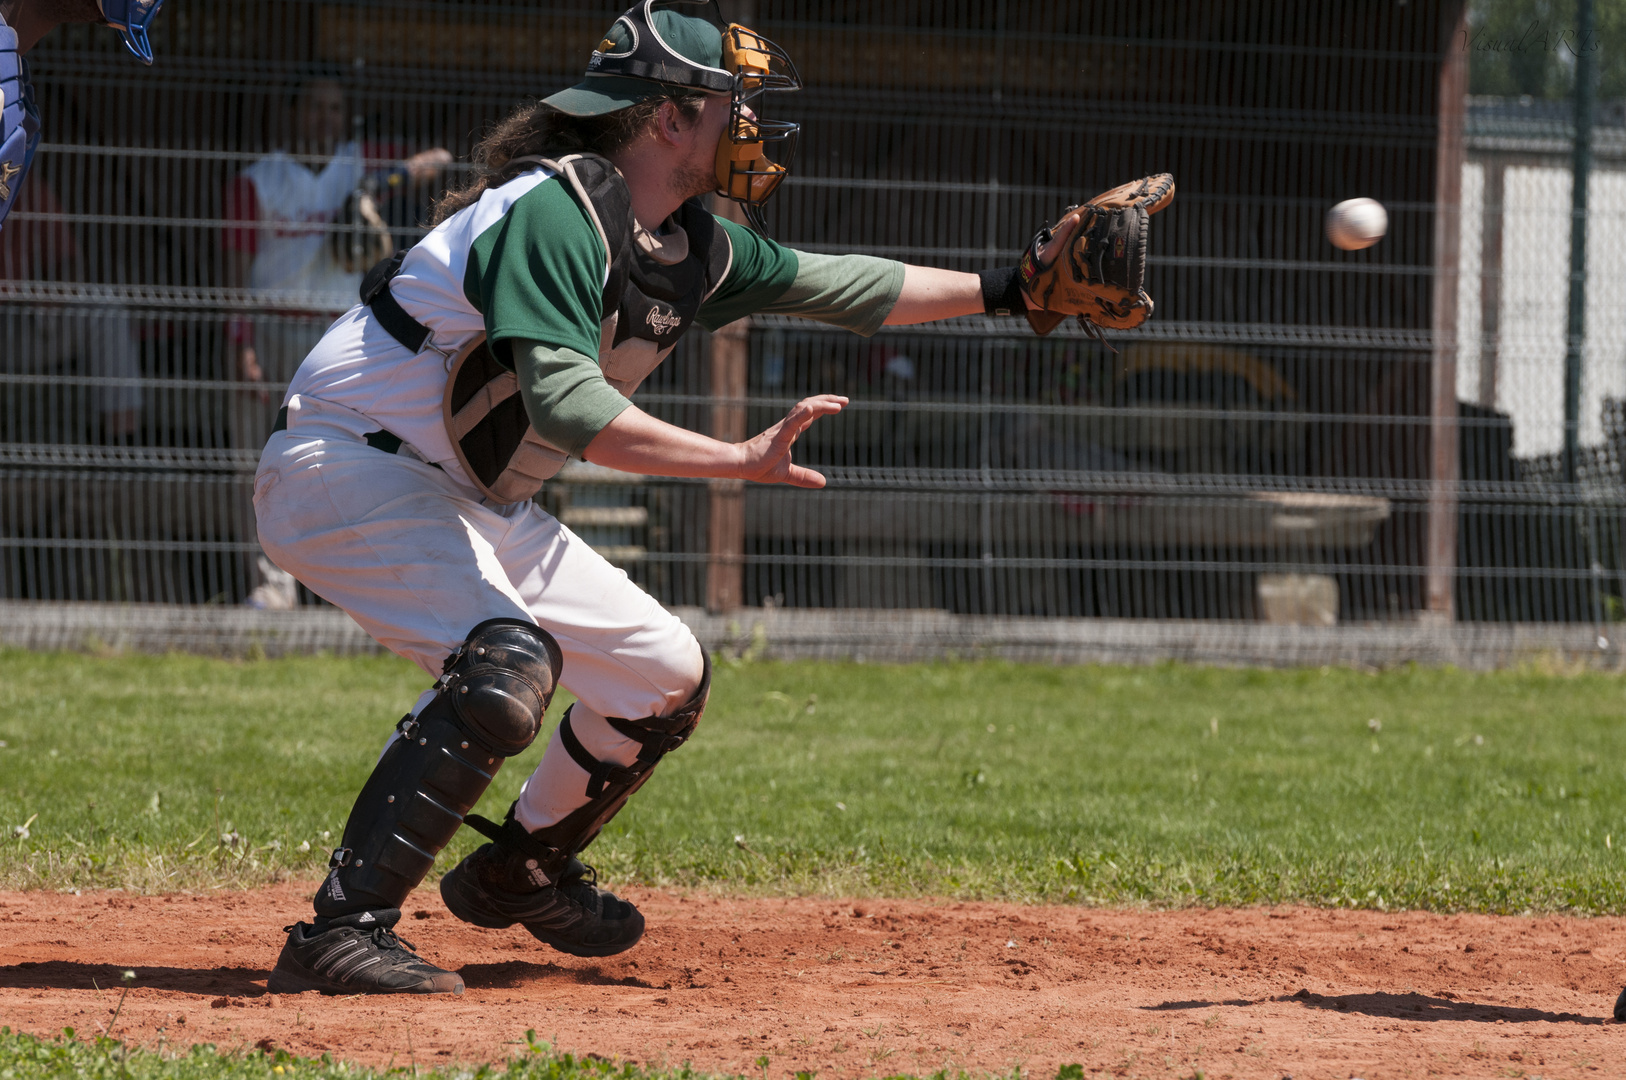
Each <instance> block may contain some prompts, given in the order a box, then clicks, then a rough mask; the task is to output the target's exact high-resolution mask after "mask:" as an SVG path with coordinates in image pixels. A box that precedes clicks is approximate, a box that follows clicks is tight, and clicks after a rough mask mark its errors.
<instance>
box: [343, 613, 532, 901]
mask: <svg viewBox="0 0 1626 1080" xmlns="http://www.w3.org/2000/svg"><path fill="white" fill-rule="evenodd" d="M563 666H564V659H563V656H562V654H561V653H560V651H559V645H558V643H557V642H556V641H554V640H553V638H552V636H550V635H549V634H548V632H547V631H545V630H542V629H540V628H538V627H536V626H533V625H532V624H530V623H526V622H521V621H519V620H517V619H488V620H486V621H485V622H483V623H481V624H480V625H479V626H476V627H475V628H474V629H473V630H472V631H471V632H470V633H469V638H468V641H467V642H465V643H464V644H463V645H462V646H460V647H459V648H458V650H457V651H456V652H454V653H453V654H452V655H451V656H449V657H448V658H447V660H446V667H445V673H444V674H443V675H442V676H441V679H440V682H439V683H438V684H437V685H438V687H439V691H440V692H439V693H438V694H436V695H435V697H434V699H433V700H432V701H430V702H429V704H428V705H426V706H424V708H423V710H422V711H421V712H420V713H419V714H418V715H417V716H416V717H412V716H408V717H406V718H405V719H403V720H402V721H401V723H400V725H399V728H400V732H401V735H402V737H401V738H398V739H396V740H395V741H393V742H392V743H390V745H389V749H387V750H386V751H385V752H384V756H383V757H382V758H380V759H379V761H378V764H377V765H376V766H375V767H374V768H373V774H372V776H370V777H368V779H367V783H366V784H365V785H364V786H363V787H362V789H361V794H360V795H359V796H357V798H356V805H355V806H354V807H353V808H352V809H351V811H350V819H349V820H348V821H347V822H346V823H345V826H344V838H343V839H342V840H341V841H340V844H341V846H340V847H339V848H338V850H336V851H335V852H334V853H333V859H332V861H331V863H330V864H329V867H330V869H329V871H328V876H327V880H326V881H324V882H322V887H321V888H320V889H318V890H317V893H316V902H315V906H316V914H317V915H318V916H321V917H325V918H336V917H338V916H340V915H349V914H354V913H355V912H359V911H369V910H379V909H384V908H398V907H400V906H401V905H402V903H403V902H404V901H405V900H406V898H407V894H408V893H410V892H411V891H412V890H413V888H415V887H416V886H417V884H418V883H419V882H420V881H422V880H423V879H424V875H425V874H427V873H428V872H429V868H430V867H431V866H432V865H434V861H435V856H436V855H437V854H439V853H440V849H441V848H443V847H445V846H446V844H447V843H448V842H449V841H450V840H451V839H452V837H453V835H455V834H456V832H457V828H458V826H459V825H461V824H462V823H463V818H464V815H466V814H467V813H468V812H469V810H470V809H471V808H473V806H474V804H475V803H476V802H478V801H479V799H480V796H481V795H483V794H484V793H485V790H486V788H487V787H488V786H489V785H490V784H491V778H492V777H493V776H494V775H495V774H496V772H497V770H498V769H499V768H500V767H501V766H502V762H503V759H504V758H510V757H513V756H514V755H515V754H517V753H519V752H520V751H522V750H524V749H525V748H526V747H527V746H530V745H531V743H532V742H533V741H535V739H536V735H537V732H538V731H540V730H541V728H542V715H543V713H544V712H546V711H547V708H548V703H549V702H550V701H551V700H552V699H553V690H554V687H555V686H556V685H557V684H558V680H559V672H560V669H561V668H562V667H563Z"/></svg>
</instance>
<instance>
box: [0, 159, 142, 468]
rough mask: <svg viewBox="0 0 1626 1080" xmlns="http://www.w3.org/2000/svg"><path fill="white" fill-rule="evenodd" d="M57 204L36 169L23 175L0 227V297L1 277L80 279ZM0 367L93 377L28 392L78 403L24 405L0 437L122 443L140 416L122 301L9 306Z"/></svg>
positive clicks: (136, 367) (136, 356)
mask: <svg viewBox="0 0 1626 1080" xmlns="http://www.w3.org/2000/svg"><path fill="white" fill-rule="evenodd" d="M61 214H62V205H61V203H60V202H58V201H57V197H56V194H55V193H54V192H53V191H52V190H51V188H50V186H49V185H48V184H46V182H45V181H44V180H42V179H40V176H39V174H38V173H32V174H30V175H29V176H28V178H27V179H26V180H24V181H23V186H22V190H21V191H19V192H18V194H17V201H16V203H15V204H14V213H13V214H12V215H11V217H10V218H8V219H7V222H6V227H5V229H4V230H0V297H3V296H5V295H6V294H7V293H8V292H13V293H14V292H15V291H16V290H15V289H14V288H8V285H7V283H8V282H42V281H67V282H80V281H85V280H86V277H85V275H84V267H83V266H82V265H81V259H80V253H79V245H78V244H77V243H76V242H75V240H74V235H73V230H71V229H70V228H68V225H67V222H65V221H62V220H61V219H60V215H61ZM0 342H3V343H4V347H0V357H4V361H3V370H4V371H5V372H6V373H7V374H14V375H68V376H72V375H79V376H88V377H90V378H91V379H94V380H96V381H95V382H93V383H92V384H91V385H90V387H89V388H88V392H85V393H80V392H72V393H68V394H62V393H60V392H58V393H52V394H46V395H35V394H32V393H28V392H23V393H20V394H18V395H17V396H18V397H19V398H20V399H23V400H32V399H35V398H36V397H39V398H41V402H42V404H43V401H45V400H49V401H53V402H61V403H79V410H78V411H79V412H80V415H74V414H73V410H71V409H70V411H69V412H68V413H63V412H62V411H61V408H60V406H59V407H57V408H51V407H43V408H30V409H26V410H22V411H20V412H19V413H18V414H17V415H16V417H15V418H14V419H15V420H16V421H17V422H18V423H21V424H24V425H26V426H27V430H26V431H22V430H19V431H8V432H7V433H6V438H8V439H16V440H18V441H24V442H53V443H83V442H127V441H129V440H130V439H131V438H132V437H133V436H134V435H135V433H136V430H137V428H138V427H139V425H140V422H141V407H142V401H143V398H142V391H141V385H140V383H139V382H138V381H136V380H138V379H140V377H141V360H140V353H139V350H138V347H137V344H136V337H135V329H134V326H133V323H132V320H131V318H130V312H129V311H128V309H126V308H125V307H124V306H123V305H121V304H116V303H109V302H103V301H98V302H97V303H96V305H95V307H94V309H90V310H87V309H85V308H83V307H80V308H69V307H67V306H65V305H63V304H61V303H57V302H42V301H35V302H33V303H29V304H26V305H16V306H8V312H7V316H6V318H5V325H4V328H3V329H0Z"/></svg>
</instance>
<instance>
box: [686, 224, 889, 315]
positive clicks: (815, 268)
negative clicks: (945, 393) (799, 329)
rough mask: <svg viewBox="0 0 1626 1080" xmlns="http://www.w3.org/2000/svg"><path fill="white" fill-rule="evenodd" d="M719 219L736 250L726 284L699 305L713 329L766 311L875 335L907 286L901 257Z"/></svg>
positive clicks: (771, 313)
mask: <svg viewBox="0 0 1626 1080" xmlns="http://www.w3.org/2000/svg"><path fill="white" fill-rule="evenodd" d="M717 222H718V224H719V225H721V226H722V227H723V228H724V229H725V230H726V231H727V232H728V238H729V241H730V243H731V244H732V245H733V248H734V252H733V258H732V260H731V261H730V262H729V267H728V273H727V274H726V275H725V276H724V278H723V282H722V284H721V285H719V286H718V287H717V290H716V291H715V292H713V293H712V294H711V296H710V297H708V298H707V300H706V302H705V303H704V304H702V305H701V307H700V315H699V321H700V324H701V325H702V326H704V327H706V328H707V329H708V330H715V329H717V328H718V327H719V326H723V325H725V324H727V323H731V322H733V321H734V320H735V319H743V318H745V316H747V315H755V314H756V313H758V312H763V313H766V314H769V315H799V316H801V317H802V318H804V319H816V320H817V321H819V322H825V323H830V324H831V325H834V326H840V327H843V328H845V329H847V330H851V331H853V332H854V333H856V334H863V335H864V336H865V337H868V336H869V335H871V334H873V333H875V332H876V331H877V330H879V329H880V328H881V325H882V324H883V323H884V322H885V321H886V317H887V316H888V315H889V314H891V312H892V308H893V306H894V305H895V304H896V303H897V302H898V294H899V293H900V292H902V291H903V273H904V267H903V264H902V263H900V262H893V261H892V260H891V259H876V258H872V257H870V256H868V255H816V254H813V253H811V252H806V251H796V250H794V249H792V248H787V247H784V246H782V245H780V244H776V243H774V242H773V241H772V240H769V239H768V238H767V237H765V236H762V235H761V234H759V233H757V232H756V231H755V230H753V229H748V228H746V227H745V226H744V225H739V224H736V223H735V222H732V221H729V220H727V219H726V218H718V219H717Z"/></svg>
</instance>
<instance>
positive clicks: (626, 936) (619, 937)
mask: <svg viewBox="0 0 1626 1080" xmlns="http://www.w3.org/2000/svg"><path fill="white" fill-rule="evenodd" d="M521 858H523V856H513V857H505V856H504V855H503V854H501V853H499V852H498V850H497V845H496V844H485V845H482V846H481V847H480V848H479V849H478V850H476V851H475V852H474V854H472V855H470V856H469V857H468V858H466V859H464V860H463V861H462V862H460V863H458V864H457V865H456V866H454V867H452V869H451V870H450V871H448V872H447V874H446V876H445V877H443V878H441V879H440V895H441V899H443V900H445V901H446V906H447V908H449V909H450V910H451V912H452V914H453V915H456V916H457V917H458V918H459V919H462V920H463V921H464V922H466V923H473V924H474V925H475V926H483V927H485V928H486V929H488V930H501V929H502V928H503V927H506V926H513V925H514V924H515V923H519V924H520V925H522V926H524V927H525V929H526V930H529V931H530V932H531V936H532V937H534V938H536V940H538V941H540V942H542V944H544V945H551V946H552V947H553V948H555V949H558V950H559V951H560V952H562V953H569V954H570V955H571V956H613V955H615V954H616V953H618V952H625V951H626V950H628V949H630V948H632V947H633V946H634V945H636V944H638V939H639V938H641V937H643V936H644V917H643V916H642V915H640V914H639V913H638V909H637V908H635V907H633V906H632V905H631V904H629V903H627V902H626V901H625V900H622V899H621V898H620V897H618V896H616V895H615V894H614V893H612V892H610V891H609V890H608V889H601V888H599V887H598V884H597V883H598V874H597V873H596V872H595V871H594V870H593V868H592V867H590V866H585V865H583V864H582V863H581V862H580V861H579V860H577V859H574V858H573V859H571V860H570V862H568V863H567V864H566V865H565V869H564V873H563V874H561V875H560V878H559V882H558V884H556V885H544V886H542V887H540V888H532V889H526V890H523V891H516V890H515V888H514V886H515V885H516V884H518V883H519V882H518V881H517V880H516V876H515V871H520V872H521V873H523V869H522V868H520V867H519V866H517V865H514V863H515V860H517V859H521ZM526 863H527V865H528V867H529V868H530V869H532V870H534V869H535V868H536V860H534V859H530V860H526ZM520 880H523V879H520Z"/></svg>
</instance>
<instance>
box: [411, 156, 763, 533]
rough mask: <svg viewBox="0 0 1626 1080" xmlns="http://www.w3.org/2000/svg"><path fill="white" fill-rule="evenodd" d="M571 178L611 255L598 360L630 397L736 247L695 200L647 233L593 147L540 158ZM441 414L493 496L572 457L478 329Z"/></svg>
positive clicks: (462, 354)
mask: <svg viewBox="0 0 1626 1080" xmlns="http://www.w3.org/2000/svg"><path fill="white" fill-rule="evenodd" d="M536 160H537V161H538V163H539V164H541V165H543V166H545V167H546V168H549V169H552V170H553V171H554V172H555V173H557V174H558V177H559V180H560V181H561V182H562V183H567V184H569V185H570V187H571V189H572V190H573V191H574V192H575V193H576V198H577V199H578V200H579V201H580V202H581V204H582V206H583V207H585V208H586V210H587V214H588V216H589V217H590V218H592V220H593V225H594V226H595V227H596V228H597V229H598V234H599V238H600V239H601V240H602V241H603V242H604V250H605V251H606V252H607V253H608V259H607V266H608V273H607V275H606V279H605V284H604V295H603V307H602V309H601V310H602V311H603V312H604V313H605V318H604V321H603V323H602V324H601V325H600V328H599V347H598V363H599V370H600V371H601V372H602V373H603V375H604V380H605V381H606V382H608V383H609V384H610V385H611V386H613V387H615V389H616V390H617V391H619V392H620V393H621V394H622V396H624V397H629V398H630V397H631V396H632V393H633V391H634V390H637V389H638V386H639V384H640V383H642V382H643V381H644V379H645V378H647V377H648V376H649V373H650V372H651V371H654V370H655V366H656V365H657V364H659V363H660V362H661V361H662V360H664V359H666V357H667V355H668V354H669V353H671V351H672V349H673V347H674V346H675V345H676V344H677V340H678V338H680V337H682V336H683V332H684V331H685V330H687V329H688V328H689V325H690V324H691V323H693V322H694V318H695V315H696V314H697V313H698V312H699V311H700V305H701V303H702V302H704V301H705V299H706V298H707V297H709V296H710V295H711V294H712V292H713V290H715V289H716V288H717V286H718V284H720V283H721V282H722V280H723V278H724V276H725V275H726V274H727V273H728V267H729V263H730V261H731V259H732V258H733V247H732V245H730V243H729V240H728V233H727V232H726V231H724V230H723V229H722V228H721V227H720V226H719V225H718V224H717V220H716V219H715V218H713V217H712V216H711V214H710V213H708V212H707V211H706V209H705V208H704V207H702V206H701V205H700V203H699V202H698V201H697V200H694V199H691V200H689V201H688V202H686V203H684V204H683V205H682V206H681V207H679V208H678V211H677V213H675V214H673V215H672V216H671V217H670V218H668V219H667V220H666V222H665V224H664V226H663V227H662V230H661V232H660V233H658V234H657V233H651V232H649V231H648V230H647V229H644V228H643V227H642V226H640V225H639V224H638V222H637V221H636V220H635V219H634V218H633V216H632V197H631V195H630V194H629V192H628V191H627V184H626V181H625V180H623V179H622V177H621V174H620V173H619V172H617V171H616V169H615V166H613V165H611V164H610V163H609V162H608V161H607V160H605V159H604V158H601V157H599V156H597V155H595V154H572V155H570V156H568V157H563V158H560V159H559V160H557V161H554V160H550V159H542V158H539V159H536ZM448 370H449V372H450V377H449V378H448V379H447V380H446V395H445V397H444V399H443V401H442V415H443V416H444V418H445V421H446V431H447V433H448V434H449V435H450V436H451V440H452V447H453V448H454V449H455V450H456V452H457V460H458V464H460V465H462V466H463V471H464V472H466V473H467V474H468V476H469V479H470V480H472V481H473V482H474V486H475V487H477V488H479V489H480V493H481V494H482V495H485V496H486V497H487V498H490V499H494V500H496V501H497V502H503V503H511V502H520V501H521V500H524V499H529V498H531V497H533V496H534V495H535V494H536V493H537V492H538V491H540V490H541V489H542V483H543V481H545V480H547V479H548V478H549V477H551V476H553V475H554V474H555V473H557V472H558V471H559V470H560V468H561V467H563V466H564V463H565V462H566V461H567V460H569V457H570V455H569V454H568V453H567V452H566V451H565V450H563V449H561V448H559V447H556V446H552V445H550V444H549V443H548V442H547V441H546V440H544V439H543V438H542V436H540V435H538V434H537V433H536V429H535V428H533V427H531V423H530V420H529V418H528V417H527V416H526V414H525V404H524V402H523V401H522V400H521V398H520V394H519V380H518V379H517V378H516V377H515V375H514V372H513V370H512V369H511V368H510V367H508V366H507V365H505V364H503V363H502V362H501V361H499V360H498V359H497V358H496V357H495V356H494V355H493V354H492V352H491V350H490V349H489V348H487V345H486V337H485V334H483V333H482V334H480V335H479V336H478V337H476V338H475V339H474V340H473V341H472V342H470V343H469V344H468V345H466V346H464V347H463V349H462V350H460V351H459V352H458V353H457V354H456V355H455V356H454V357H453V358H452V360H451V363H450V365H449V368H448Z"/></svg>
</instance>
